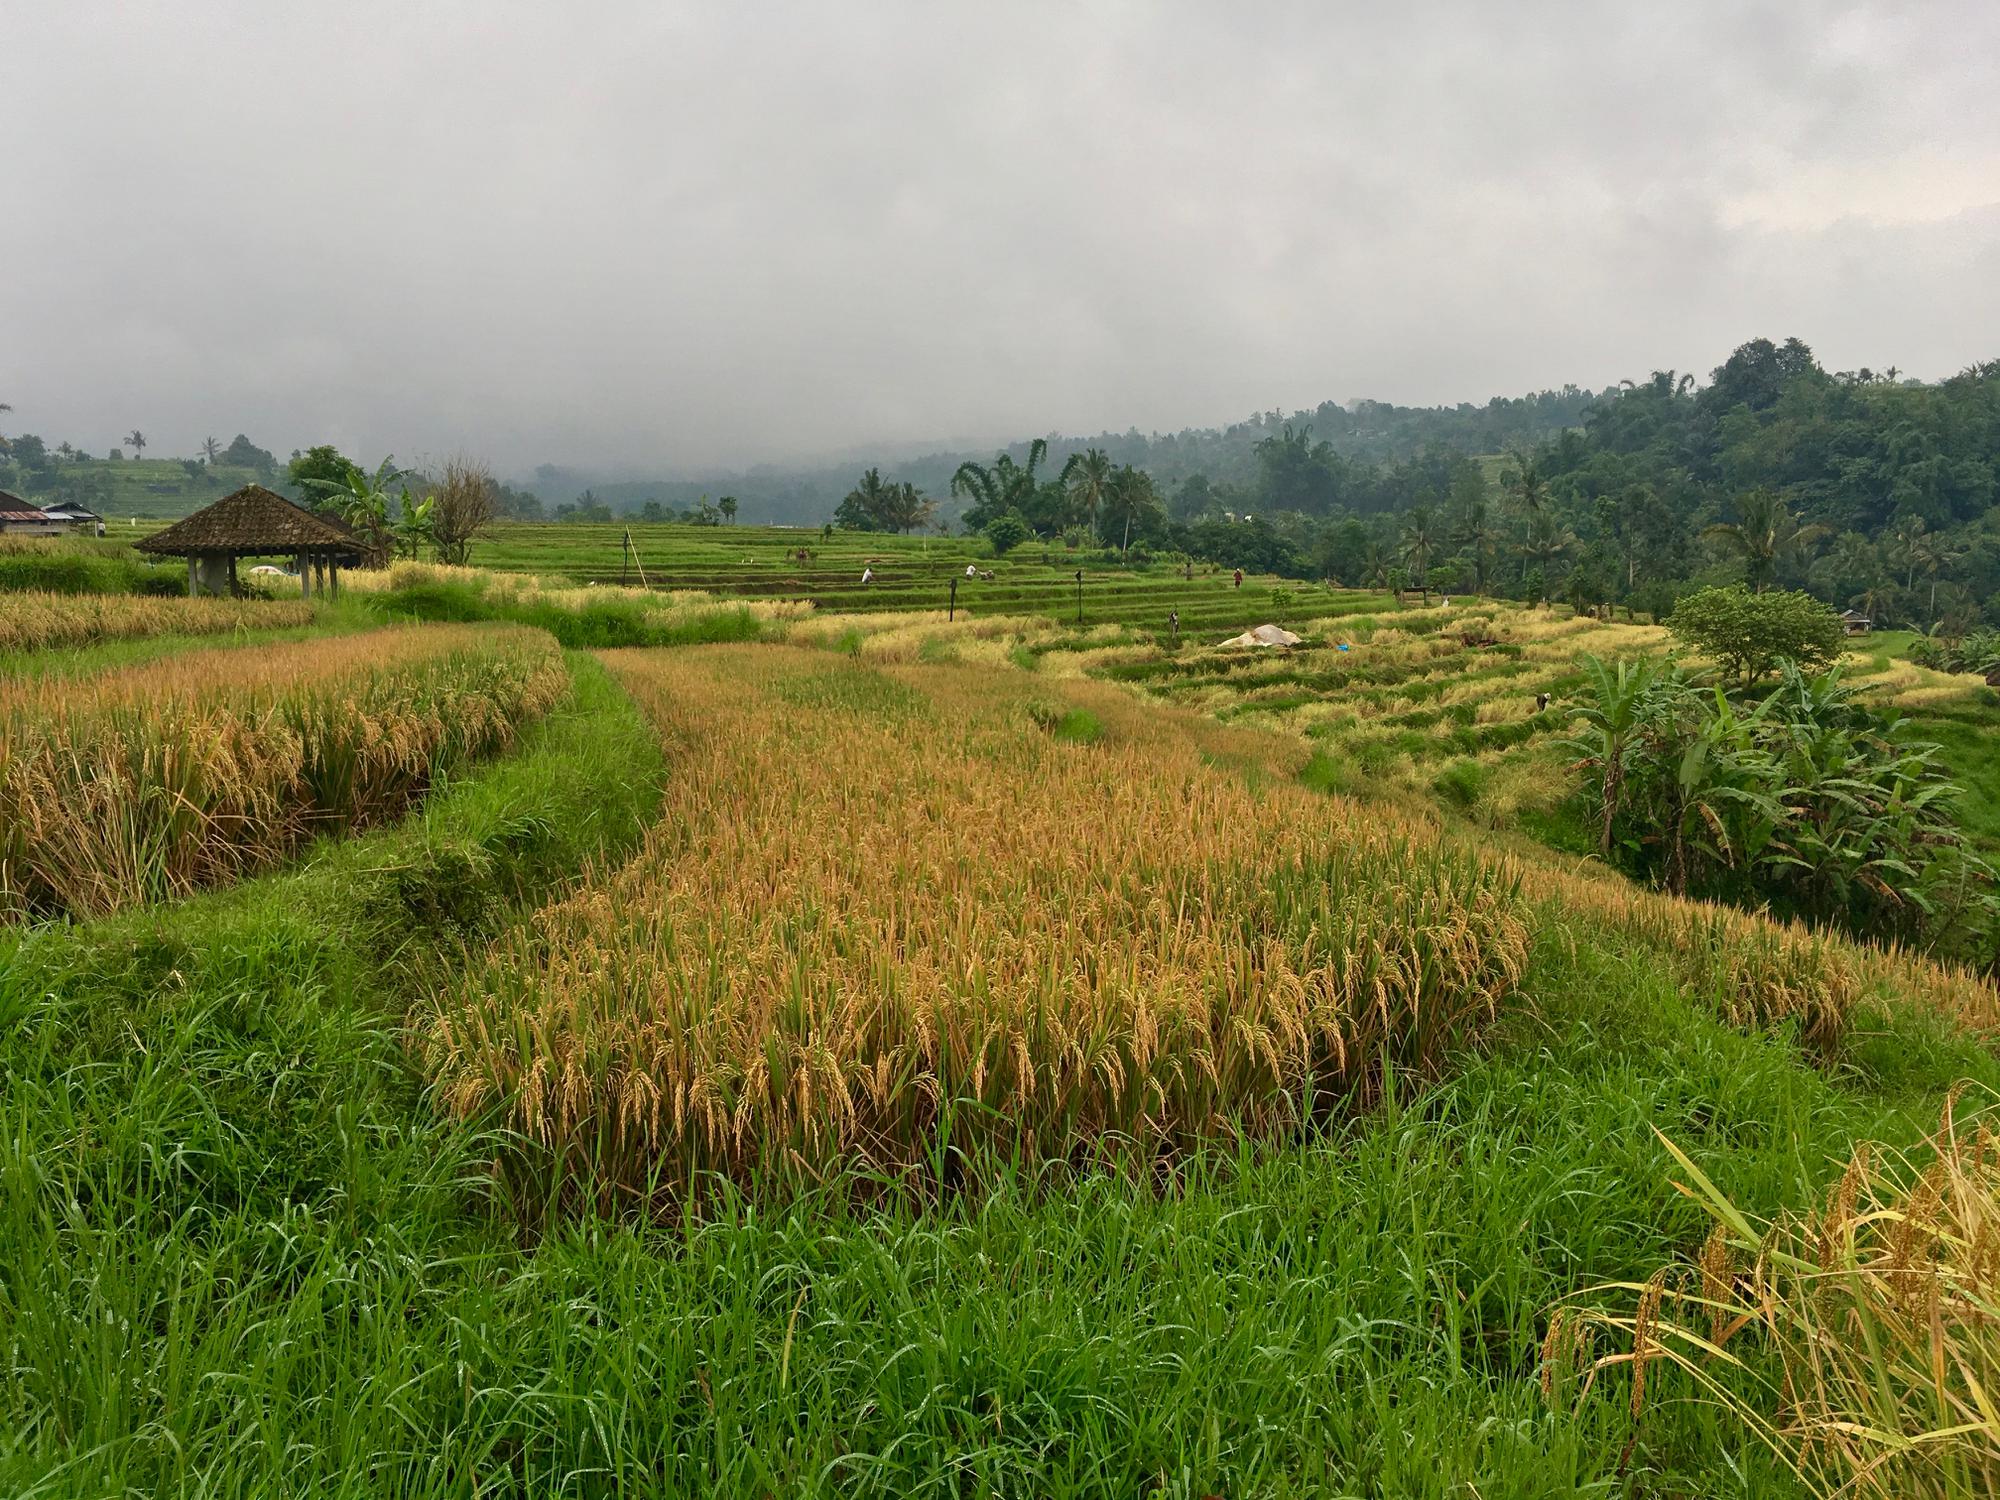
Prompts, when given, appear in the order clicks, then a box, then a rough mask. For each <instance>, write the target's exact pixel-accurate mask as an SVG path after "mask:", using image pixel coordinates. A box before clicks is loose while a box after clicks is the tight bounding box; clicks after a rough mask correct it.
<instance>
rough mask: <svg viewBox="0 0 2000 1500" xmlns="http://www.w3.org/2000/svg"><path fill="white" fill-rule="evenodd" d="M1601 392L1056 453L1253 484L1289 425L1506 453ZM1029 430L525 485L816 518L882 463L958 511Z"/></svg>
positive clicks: (547, 498) (633, 503) (1362, 452)
mask: <svg viewBox="0 0 2000 1500" xmlns="http://www.w3.org/2000/svg"><path fill="white" fill-rule="evenodd" d="M1595 400H1597V395H1596V393H1594V392H1592V391H1590V390H1588V389H1585V388H1582V387H1579V386H1573V385H1572V386H1565V387H1563V388H1562V389H1561V390H1556V391H1537V392H1535V393H1534V394H1532V395H1527V396H1511V397H1510V396H1495V397H1494V398H1493V399H1492V400H1490V401H1488V402H1487V403H1486V404H1485V405H1483V406H1475V405H1473V404H1472V403H1470V402H1463V403H1461V404H1459V405H1457V406H1397V405H1395V404H1394V403H1392V402H1386V401H1355V402H1351V403H1349V404H1346V405H1342V404H1340V403H1339V402H1334V401H1328V402H1324V403H1322V404H1321V405H1319V406H1317V407H1314V408H1313V409H1311V410H1309V411H1296V412H1292V413H1290V414H1286V413H1283V412H1278V411H1270V412H1260V413H1258V414H1257V415H1256V416H1253V417H1251V418H1249V419H1248V420H1247V421H1242V422H1237V423H1235V424H1233V425H1231V426H1229V427H1220V428H1217V427H1205V428H1194V427H1190V428H1186V429H1183V430H1182V431H1180V432H1174V433H1151V434H1148V433H1142V432H1139V431H1138V430H1137V429H1132V430H1129V431H1126V432H1100V433H1097V434H1094V435H1091V436H1075V437H1070V436H1063V435H1061V434H1054V435H1051V436H1050V437H1049V439H1048V443H1049V455H1048V463H1049V465H1050V467H1052V468H1054V469H1060V468H1061V467H1062V462H1063V460H1064V459H1066V458H1067V457H1069V455H1070V454H1072V453H1078V452H1081V451H1083V450H1084V449H1086V448H1093V447H1094V448H1102V449H1103V450H1104V451H1105V452H1107V453H1108V454H1110V455H1111V458H1112V461H1113V462H1114V463H1119V464H1131V465H1133V466H1134V467H1136V468H1141V469H1144V470H1146V471H1147V472H1148V473H1149V474H1151V475H1152V476H1153V480H1154V483H1155V484H1157V485H1158V486H1159V487H1160V488H1161V489H1162V490H1163V491H1164V490H1172V489H1174V488H1175V487H1177V486H1178V485H1179V484H1180V483H1181V482H1182V481H1183V480H1185V479H1188V478H1190V477H1191V476H1193V475H1196V474H1202V475H1206V476H1207V478H1208V479H1209V480H1210V481H1211V482H1212V483H1214V484H1216V485H1219V486H1232V487H1236V488H1241V489H1244V490H1248V489H1250V488H1251V487H1252V486H1254V484H1255V483H1256V480H1257V475H1258V469H1257V455H1256V446H1257V444H1258V443H1259V442H1261V441H1262V440H1263V439H1265V438H1267V437H1272V436H1275V435H1276V434H1278V433H1280V432H1281V431H1283V429H1284V428H1285V427H1286V426H1287V425H1290V426H1291V427H1292V428H1293V429H1294V430H1295V431H1296V430H1298V429H1300V428H1304V427H1310V428H1311V430H1312V437H1313V439H1314V441H1315V442H1320V441H1324V442H1326V443H1328V444H1329V445H1330V446H1331V447H1332V449H1333V451H1334V452H1335V453H1337V454H1339V455H1340V456H1341V457H1342V458H1345V459H1349V460H1351V461H1353V462H1355V463H1361V464H1392V463H1398V462H1402V461H1405V460H1408V459H1411V458H1414V457H1416V456H1417V455H1419V454H1421V453H1424V452H1426V451H1427V450H1436V449H1443V450H1448V451H1451V452H1455V453H1462V454H1468V455H1471V454H1485V453H1499V452H1502V451H1503V450H1507V449H1513V448H1521V447H1532V446H1535V445H1537V444H1539V443H1542V442H1544V441H1546V440H1548V439H1550V438H1553V437H1554V436H1555V435H1556V434H1558V433H1560V432H1562V431H1564V430H1566V429H1568V428H1572V427H1576V426H1578V425H1580V424H1581V423H1582V421H1583V416H1584V413H1585V411H1586V410H1587V409H1588V408H1589V407H1590V405H1591V404H1592V402H1594V401H1595ZM1029 442H1030V440H1029V439H1022V440H1021V441H1019V442H1015V443H1010V444H1006V445H1004V446H1001V447H997V448H995V447H986V448H957V449H949V450H947V449H940V450H939V451H936V452H932V453H928V454H923V455H921V456H916V457H908V458H903V459H900V460H897V459H882V460H880V461H874V460H869V459H855V458H848V459H843V460H841V461H839V462H824V463H816V464H810V465H775V464H773V465H759V466H756V467H753V468H749V469H743V470H716V471H712V472H709V473H704V474H697V475H693V476H689V477H680V478H672V479H665V478H662V479H637V480H634V479H619V478H612V477H608V476H606V475H604V474H603V473H601V472H593V471H591V470H589V469H585V468H564V467H561V466H558V465H551V464H545V465H543V466H542V467H541V468H539V469H537V470H536V471H535V475H534V478H533V480H532V482H531V483H530V485H529V488H531V489H532V490H534V492H535V493H536V494H537V495H539V496H540V497H541V498H542V502H543V504H544V505H545V506H547V507H548V508H550V509H553V508H554V507H555V506H556V505H558V504H561V503H563V502H566V501H570V500H572V499H574V498H575V497H576V496H577V495H579V494H581V493H582V492H583V491H585V490H589V491H590V492H591V494H592V495H593V497H594V498H595V499H597V500H599V501H601V502H603V503H604V504H606V505H609V506H610V507H611V509H612V510H614V511H619V512H623V511H636V510H638V509H639V508H640V507H642V506H643V505H644V504H645V503H646V502H647V501H649V500H657V501H658V502H659V503H660V504H661V505H663V506H666V507H669V508H673V509H686V508H688V507H690V506H693V505H695V504H697V503H698V502H699V501H700V500H701V498H702V497H703V496H707V497H708V498H709V499H711V500H713V499H716V498H718V497H720V496H722V495H725V494H727V495H734V496H735V497H736V498H737V500H738V501H739V502H740V503H741V506H742V517H743V519H744V520H745V521H746V522H765V523H774V524H790V525H798V526H817V525H819V524H820V523H821V522H823V521H825V520H826V519H827V517H829V516H831V515H832V514H833V512H834V508H835V507H836V506H838V505H839V504H840V499H841V496H843V495H845V494H846V493H847V492H848V491H849V490H850V489H852V488H853V487H854V481H855V478H856V476H857V475H858V474H859V472H860V471H861V470H862V469H864V468H867V467H870V466H871V463H874V464H875V466H877V467H879V468H880V469H881V471H882V476H883V478H885V479H887V480H889V481H891V482H894V483H903V482H908V483H910V484H914V485H916V486H917V487H918V488H919V489H921V490H923V491H925V492H926V493H927V494H929V495H931V496H933V497H935V498H936V499H937V500H938V502H939V506H938V511H939V515H940V517H941V518H943V519H947V520H955V519H956V518H957V517H958V515H959V514H960V512H961V511H962V510H963V509H964V503H963V502H962V501H960V500H958V499H955V498H953V497H952V495H951V493H950V490H951V476H952V474H953V472H954V471H955V470H956V469H957V468H958V466H959V465H960V464H961V463H963V462H965V461H966V460H967V459H972V460H974V461H977V462H980V463H987V462H990V461H991V460H992V459H993V457H994V455H995V453H997V452H1005V453H1010V454H1012V455H1013V456H1014V458H1015V459H1016V460H1017V461H1019V460H1024V459H1025V458H1026V457H1027V453H1028V447H1029Z"/></svg>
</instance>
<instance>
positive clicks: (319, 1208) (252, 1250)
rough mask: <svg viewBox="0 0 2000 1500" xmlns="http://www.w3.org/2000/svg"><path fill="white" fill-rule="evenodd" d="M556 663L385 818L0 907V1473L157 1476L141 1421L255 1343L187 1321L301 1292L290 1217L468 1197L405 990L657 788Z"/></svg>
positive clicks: (636, 813) (465, 1165)
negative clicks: (161, 881) (255, 857)
mask: <svg viewBox="0 0 2000 1500" xmlns="http://www.w3.org/2000/svg"><path fill="white" fill-rule="evenodd" d="M568 665H569V667H570V670H571V672H572V673H573V675H574V690H573V692H572V694H571V695H570V697H569V699H568V701H567V702H565V703H564V704H562V705H560V706H558V707H557V708H556V709H555V710H553V711H552V712H551V713H550V714H548V715H547V716H546V717H544V718H542V719H540V720H539V721H537V722H535V723H533V724H531V725H529V726H527V727H526V728H525V729H524V731H523V733H522V734H521V735H520V737H519V738H518V740H517V741H516V742H515V745H514V747H513V749H512V751H511V752H510V753H509V754H508V755H506V756H505V757H503V758H501V759H498V760H494V761H491V762H486V763H483V764H480V765H478V766H475V767H471V768H469V769H467V770H465V771H464V772H463V773H462V774H461V775H460V776H459V777H457V778H456V779H453V780H451V781H450V782H448V783H447V784H444V785H441V786H439V787H438V788H436V789H435V792H434V795H433V796H432V798H431V799H430V800H429V802H427V803H426V805H425V806H424V807H423V809H422V810H421V812H420V813H418V814H416V815H413V816H412V817H411V818H409V819H408V820H406V821H405V822H404V823H402V824H401V825H398V826H396V827H393V828H386V829H380V830H377V831H375V832H372V833H369V834H365V835H362V836H360V837H357V838H354V839H351V840H347V841H343V842H337V843H323V844H321V845H318V846H316V847H315V848H314V849H313V850H312V851H311V853H310V855H309V856H308V858H307V860H306V861H305V862H304V864H303V865H301V866H300V867H298V868H294V869H291V870H287V871H284V872H282V873H276V874H270V875H265V876H261V877H258V878H254V879H251V880H249V881H246V882H244V883H242V884H240V885H238V886H235V887H232V888H230V889H228V890H225V891H220V892H214V893H210V894H207V895H203V896H199V897H196V898H194V899H192V900H190V901H187V902H185V903H182V904H179V905H176V906H172V907H164V908H157V909H153V910H148V911H141V912H134V913H128V914H125V915H122V916H119V917H115V918H109V919H105V920H102V921H98V922H93V923H84V924H77V925H74V926H59V927H42V928H34V929H18V928H17V929H11V930H8V931H6V932H0V1078H4V1089H0V1097H4V1099H5V1101H6V1106H7V1129H6V1132H5V1139H4V1142H0V1347H4V1348H6V1349H7V1350H8V1351H9V1359H8V1360H7V1362H6V1364H5V1366H4V1369H0V1411H4V1416H0V1429H5V1430H6V1432H7V1434H8V1435H7V1437H6V1438H4V1439H0V1491H4V1492H6V1493H8V1494H29V1493H44V1492H50V1491H53V1492H57V1493H62V1492H69V1493H78V1494H101V1493H105V1492H107V1491H114V1492H115V1491H125V1492H134V1493H140V1492H143V1493H171V1492H176V1491H178V1490H179V1489H180V1488H181V1485H180V1482H179V1481H177V1480H174V1479H171V1478H169V1477H167V1473H166V1471H164V1470H162V1469H161V1468H160V1467H159V1466H160V1465H161V1464H163V1463H165V1464H167V1465H168V1468H169V1469H171V1468H172V1463H171V1459H170V1455H169V1453H168V1452H167V1451H166V1450H165V1449H163V1448H161V1447H159V1446H157V1445H158V1444H160V1443H162V1442H164V1441H165V1439H164V1438H163V1436H162V1434H163V1433H167V1432H169V1431H171V1430H172V1428H173V1426H174V1424H175V1423H176V1422H177V1421H179V1420H181V1419H183V1418H186V1419H188V1420H190V1421H191V1422H192V1424H193V1426H194V1427H195V1428H196V1429H199V1428H201V1427H202V1425H203V1424H204V1423H207V1422H211V1421H213V1420H214V1419H215V1416H216V1412H215V1409H214V1408H213V1407H212V1406H209V1405H207V1404H206V1396H205V1394H204V1393H219V1392H221V1391H223V1390H225V1389H227V1388H229V1387H230V1386H231V1384H232V1383H233V1382H240V1381H245V1380H250V1381H254V1379H255V1370H256V1368H257V1366H258V1364H259V1362H260V1361H262V1360H266V1359H268V1358H269V1357H271V1355H272V1354H273V1353H274V1352H275V1351H273V1350H271V1349H268V1348H265V1349H261V1350H259V1349H256V1348H255V1347H254V1346H253V1347H250V1348H247V1349H246V1348H239V1349H237V1350H235V1351H233V1352H231V1353H230V1354H229V1355H227V1356H223V1355H222V1354H221V1352H220V1351H219V1349H218V1348H217V1346H216V1344H215V1343H214V1342H213V1341H212V1340H211V1339H210V1338H209V1334H210V1333H212V1332H214V1331H216V1330H218V1329H220V1328H223V1327H232V1328H233V1329H234V1331H235V1334H236V1335H237V1336H239V1337H244V1338H250V1339H252V1340H253V1341H254V1339H255V1336H256V1331H257V1330H256V1325H257V1324H259V1323H261V1320H262V1319H263V1318H264V1317H265V1316H266V1315H267V1314H268V1313H270V1312H272V1311H278V1312H282V1311H283V1310H284V1309H285V1308H286V1306H287V1304H288V1302H289V1301H290V1299H291V1298H293V1297H294V1296H297V1295H301V1294H302V1289H303V1288H304V1287H305V1286H306V1285H309V1284H310V1282H311V1280H312V1278H311V1277H310V1276H309V1275H307V1274H306V1273H305V1270H304V1267H303V1266H302V1264H301V1262H300V1260H299V1253H300V1240H299V1237H300V1236H304V1237H305V1238H307V1239H314V1240H317V1241H318V1243H319V1245H320V1247H321V1248H322V1249H324V1250H326V1251H327V1252H328V1253H329V1254H332V1255H334V1256H337V1257H339V1258H342V1259H347V1260H349V1261H350V1263H353V1262H354V1261H357V1260H359V1261H365V1260H367V1259H369V1258H371V1257H375V1256H382V1257H387V1258H389V1259H394V1258H395V1257H396V1256H397V1255H399V1254H401V1253H404V1252H405V1251H408V1250H409V1249H410V1247H411V1246H413V1245H415V1244H417V1243H419V1242H424V1241H427V1240H430V1239H432V1238H433V1237H434V1236H436V1235H437V1234H440V1233H443V1232H445V1230H446V1229H447V1228H449V1229H450V1230H451V1232H453V1233H459V1232H463V1231H464V1229H465V1227H466V1226H467V1225H469V1224H474V1223H476V1222H477V1220H476V1219H474V1218H470V1217H468V1206H469V1203H470V1201H471V1195H472V1193H473V1180H472V1179H473V1176H474V1174H473V1172H472V1170H471V1168H470V1166H469V1163H470V1161H471V1159H472V1158H471V1156H470V1155H469V1151H470V1145H469V1140H468V1137H466V1135H465V1133H464V1132H462V1131H459V1130H457V1129H456V1128H453V1127H445V1126H440V1125H439V1123H438V1121H437V1117H436V1115H435V1113H434V1112H433V1111H431V1110H430V1109H429V1108H428V1106H427V1105H426V1104H425V1103H424V1102H423V1098H422V1081H421V1078H420V1077H419V1075H418V1074H417V1072H416V1070H415V1069H413V1068H412V1067H411V1066H410V1063H409V1056H408V1051H407V1048H406V1046H405V1044H404V1037H403V1012H404V1008H405V1006H406V1004H407V999H408V996H409V994H410V993H411V992H412V990H413V988H414V987H415V985H416V984H417V982H418V978H417V976H418V975H420V974H422V973H424V972H427V971H428V970H431V969H433V968H435V967H436V966H439V965H450V964H454V963H456V962H458V961H459V958H458V955H460V954H461V953H462V952H463V945H464V944H465V943H466V942H468V941H473V942H476V941H478V940H480V939H481V938H482V937H483V936H485V935H487V934H490V932H491V931H492V930H494V928H495V927H496V926H498V925H499V924H500V923H502V922H504V921H505V920H506V919H507V917H508V915H509V913H510V912H512V911H515V910H517V909H519V908H520V907H521V906H523V905H528V904H532V903H533V902H535V901H538V900H542V899H546V898H547V897H548V896H549V895H550V894H552V892H553V891H554V890H555V889H556V888H557V887H558V886H559V885H561V884H562V883H564V882H566V881H569V880H573V879H575V878H577V877H579V876H580V875H581V874H582V873H583V871H584V870H585V869H586V867H587V866H588V865H590V864H591V862H593V861H597V860H603V859H615V858H616V857H617V856H618V855H619V854H620V853H621V852H622V851H623V850H624V849H625V848H627V847H628V846H629V845H630V844H631V843H632V842H633V841H634V840H635V839H636V837H637V835H638V833H639V831H640V830H641V829H642V828H643V827H644V825H645V823H646V821H647V819H648V818H649V817H650V816H651V813H652V809H653V806H654V804H655V803H656V801H657V797H658V791H659V777H660V771H661V761H660V756H659V750H658V745H657V742H656V740H655V739H654V737H653V736H652V734H651V733H650V731H649V730H648V729H647V728H646V726H645V725H644V723H643V722H642V721H641V720H640V718H639V717H638V715H637V713H636V711H635V710H634V709H633V708H632V705H631V704H630V702H629V701H628V700H627V699H626V698H625V696H624V695H623V693H622V692H620V691H619V690H618V688H617V687H616V685H615V684H613V683H612V682H611V681H610V680H609V678H608V677H607V676H606V674H605V672H604V670H603V669H602V668H601V667H600V666H598V665H597V663H596V662H594V661H592V660H591V659H589V658H588V657H584V656H576V657H572V658H571V659H570V660H569V664H568ZM321 1236H324V1237H325V1238H324V1239H319V1237H321ZM308 1259H310V1257H308ZM244 1319H247V1320H248V1321H241V1320H244ZM301 1394H302V1393H301ZM223 1399H225V1400H227V1399H230V1398H226V1397H225V1398H223ZM139 1474H146V1475H149V1476H151V1477H149V1478H146V1479H143V1480H141V1479H139V1478H136V1477H134V1476H137V1475H139Z"/></svg>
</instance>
